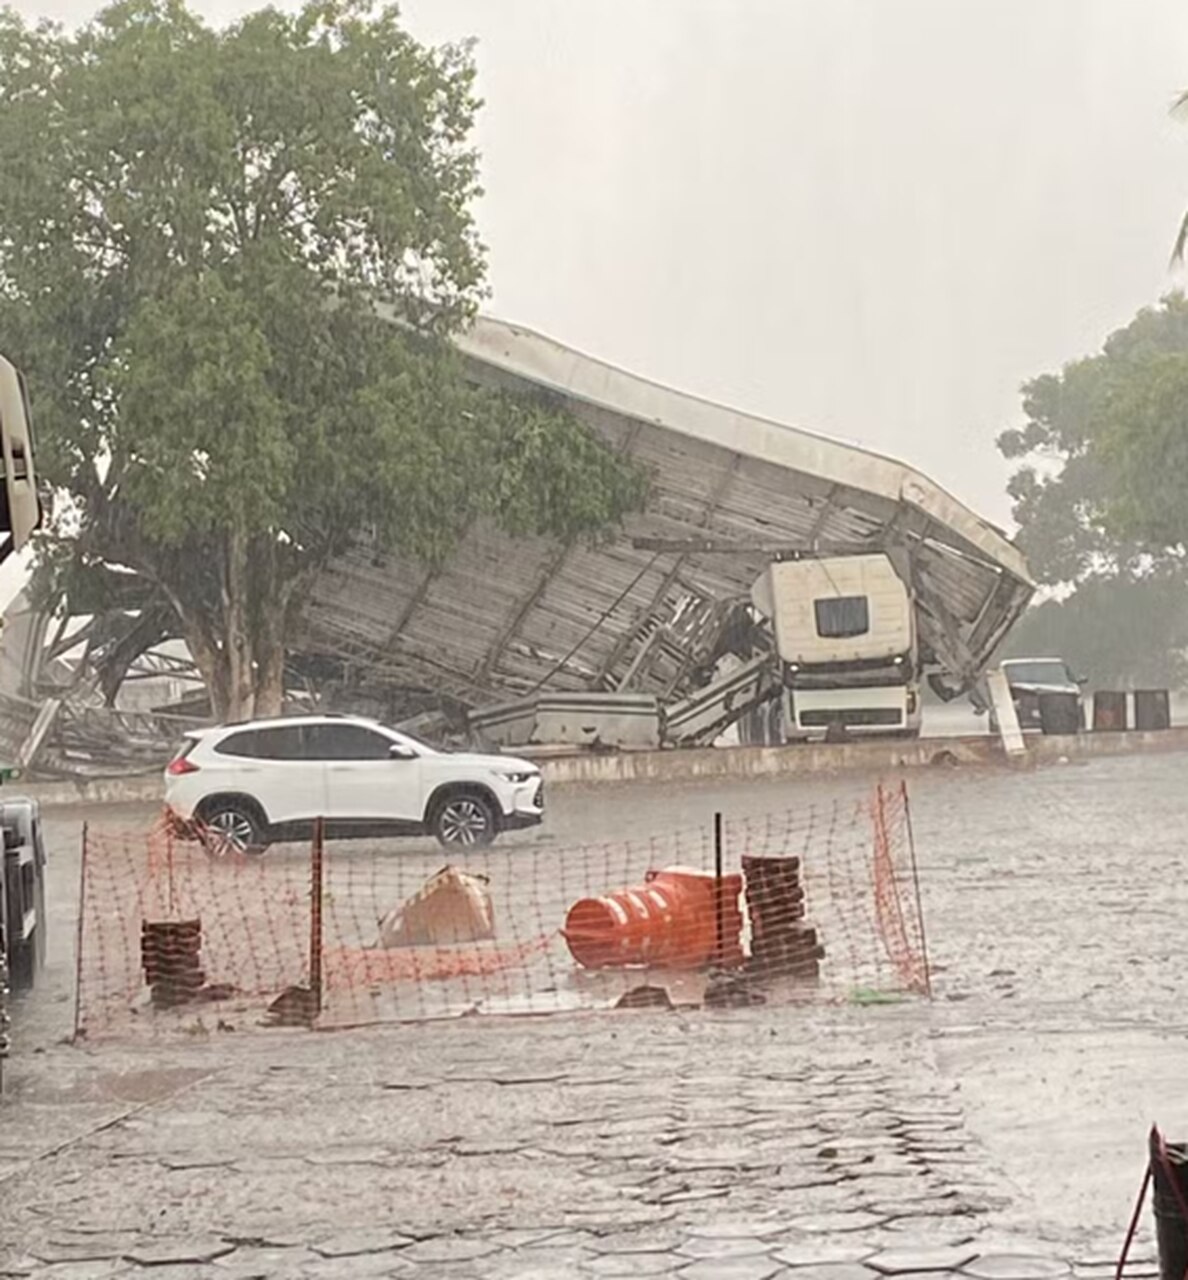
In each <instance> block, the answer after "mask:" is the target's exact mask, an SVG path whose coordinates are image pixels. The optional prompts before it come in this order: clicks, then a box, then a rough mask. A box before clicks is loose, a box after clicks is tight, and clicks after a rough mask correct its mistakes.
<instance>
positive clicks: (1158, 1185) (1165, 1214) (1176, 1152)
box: [1151, 1133, 1188, 1280]
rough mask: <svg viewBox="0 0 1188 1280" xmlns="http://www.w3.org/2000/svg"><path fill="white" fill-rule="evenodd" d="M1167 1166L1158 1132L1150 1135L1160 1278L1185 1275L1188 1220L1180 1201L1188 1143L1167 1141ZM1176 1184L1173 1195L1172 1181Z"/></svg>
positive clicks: (1187, 1187) (1187, 1194)
mask: <svg viewBox="0 0 1188 1280" xmlns="http://www.w3.org/2000/svg"><path fill="white" fill-rule="evenodd" d="M1165 1149H1166V1151H1167V1157H1168V1165H1169V1168H1166V1169H1165V1168H1164V1165H1163V1161H1162V1160H1161V1159H1160V1152H1159V1136H1158V1134H1154V1133H1153V1134H1152V1135H1151V1174H1152V1181H1151V1185H1152V1186H1153V1187H1154V1189H1155V1197H1154V1198H1155V1239H1156V1241H1157V1243H1158V1245H1159V1275H1160V1277H1161V1280H1184V1277H1185V1275H1188V1221H1185V1219H1184V1213H1183V1210H1182V1209H1181V1208H1180V1201H1181V1200H1183V1202H1184V1203H1185V1204H1188V1146H1185V1144H1184V1143H1182V1142H1175V1143H1173V1142H1169V1143H1167V1144H1166V1148H1165ZM1172 1179H1174V1180H1175V1184H1176V1186H1177V1187H1178V1188H1179V1192H1180V1195H1179V1198H1178V1199H1177V1197H1176V1191H1175V1188H1173V1185H1172Z"/></svg>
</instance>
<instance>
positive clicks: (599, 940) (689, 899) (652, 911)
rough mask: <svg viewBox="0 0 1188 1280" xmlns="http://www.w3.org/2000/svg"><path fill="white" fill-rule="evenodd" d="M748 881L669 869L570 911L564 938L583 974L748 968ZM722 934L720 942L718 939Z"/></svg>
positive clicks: (652, 874) (734, 876) (577, 904)
mask: <svg viewBox="0 0 1188 1280" xmlns="http://www.w3.org/2000/svg"><path fill="white" fill-rule="evenodd" d="M741 892H742V876H740V875H729V876H723V877H722V879H721V881H720V882H719V881H718V880H717V879H716V877H714V876H713V875H711V874H709V873H708V872H704V871H691V870H688V869H686V868H684V867H668V868H666V869H665V870H663V871H649V872H648V873H647V876H646V877H645V882H644V884H642V885H640V886H639V887H637V888H631V889H618V890H616V891H615V892H614V893H608V894H605V895H604V896H603V897H601V898H582V899H580V900H579V901H578V902H575V903H574V904H573V906H572V907H570V908H569V913H568V915H567V916H566V917H565V928H564V929H563V930H562V934H563V936H564V938H565V941H566V942H567V943H568V945H569V950H570V953H571V954H572V955H573V958H574V959H575V960H576V961H577V962H578V964H580V965H581V966H582V967H583V968H584V969H610V968H619V967H623V966H627V965H650V966H652V967H654V968H659V969H700V968H702V967H704V966H706V965H709V964H712V963H717V964H720V965H722V966H723V967H728V968H735V967H737V966H738V965H741V964H742V962H743V953H742V927H743V918H742V912H741V910H740V908H739V905H738V898H739V894H740V893H741ZM719 935H720V936H719Z"/></svg>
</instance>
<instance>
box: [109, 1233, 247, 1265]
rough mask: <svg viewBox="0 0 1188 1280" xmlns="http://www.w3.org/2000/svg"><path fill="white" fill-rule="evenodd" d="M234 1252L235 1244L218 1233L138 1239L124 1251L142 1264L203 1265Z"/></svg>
mask: <svg viewBox="0 0 1188 1280" xmlns="http://www.w3.org/2000/svg"><path fill="white" fill-rule="evenodd" d="M234 1252H235V1245H234V1244H232V1243H230V1242H228V1241H227V1240H224V1239H222V1238H221V1237H220V1236H180V1237H176V1238H171V1237H168V1236H157V1237H154V1238H151V1239H147V1240H144V1241H141V1243H139V1244H137V1245H135V1246H134V1247H133V1248H131V1249H129V1250H128V1252H127V1254H126V1255H125V1256H126V1257H127V1258H128V1260H129V1261H130V1262H136V1263H139V1265H140V1266H142V1267H164V1266H168V1265H170V1264H171V1263H174V1264H177V1265H187V1264H189V1265H203V1264H205V1263H209V1262H214V1261H216V1259H218V1258H224V1257H226V1256H227V1254H229V1253H234Z"/></svg>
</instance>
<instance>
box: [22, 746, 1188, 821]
mask: <svg viewBox="0 0 1188 1280" xmlns="http://www.w3.org/2000/svg"><path fill="white" fill-rule="evenodd" d="M1169 751H1188V728H1176V729H1166V730H1163V731H1161V732H1130V733H1082V734H1078V735H1077V736H1076V737H1059V738H1057V737H1051V738H1033V739H1029V740H1028V744H1027V752H1026V754H1025V755H1023V756H1019V757H1013V758H1008V757H1007V756H1006V755H1005V754H1004V753H1003V750H1002V746H1001V744H1000V743H999V741H998V740H997V739H996V738H991V737H989V736H983V737H977V738H921V739H919V740H917V741H914V742H907V741H876V742H848V743H829V744H828V745H827V744H824V743H820V744H815V745H808V746H806V745H804V744H800V745H796V746H788V747H705V748H698V749H694V750H688V751H624V752H616V753H608V754H606V755H591V754H588V753H582V754H571V755H545V754H544V753H539V754H538V757H537V758H538V760H539V763H540V767H541V771H542V773H543V774H544V777H545V781H546V782H547V783H548V784H549V785H550V786H605V785H609V784H617V785H619V786H627V785H631V784H633V783H650V784H653V785H654V784H656V783H671V784H673V785H679V784H681V783H687V782H699V781H709V780H713V779H719V780H735V781H745V780H747V779H751V778H780V777H800V776H806V777H808V776H813V775H817V774H827V773H846V772H853V773H876V774H877V773H897V772H899V771H901V770H905V769H906V770H910V769H919V768H923V767H926V766H929V765H933V766H962V765H964V766H982V767H986V766H991V765H998V766H1003V765H1009V766H1012V767H1016V768H1019V767H1022V768H1027V767H1029V766H1035V765H1040V764H1055V763H1058V762H1061V761H1065V760H1070V761H1071V760H1089V759H1094V758H1096V757H1099V756H1118V755H1139V754H1148V753H1152V752H1169ZM18 791H19V792H20V793H21V794H22V795H28V796H32V797H33V798H34V799H36V800H39V801H40V802H41V804H42V805H44V806H46V807H47V808H59V807H64V806H70V805H116V804H129V805H131V804H141V805H144V804H160V803H161V800H162V796H163V785H162V780H161V777H160V775H158V774H150V775H147V776H145V775H141V776H137V777H130V778H103V779H96V780H93V781H89V782H49V783H39V782H31V783H27V784H25V783H19V782H18V783H16V784H15V785H14V786H13V787H12V793H13V794H14V795H15V794H16V793H17V792H18ZM0 798H3V794H2V793H0Z"/></svg>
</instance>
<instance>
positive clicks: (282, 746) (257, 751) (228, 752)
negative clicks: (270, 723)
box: [215, 724, 305, 760]
mask: <svg viewBox="0 0 1188 1280" xmlns="http://www.w3.org/2000/svg"><path fill="white" fill-rule="evenodd" d="M304 736H305V731H304V727H303V726H302V725H299V724H294V725H286V726H283V727H282V726H274V727H272V728H268V729H244V730H243V731H242V732H241V733H232V734H230V735H229V736H228V737H226V738H224V739H223V740H222V742H220V743H219V744H218V745H217V746H216V747H215V751H216V752H218V754H219V755H221V756H243V757H246V758H247V759H249V760H302V759H304V758H305V750H304Z"/></svg>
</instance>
